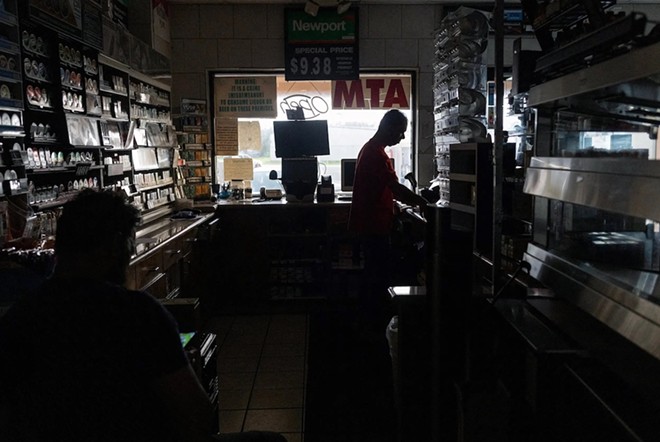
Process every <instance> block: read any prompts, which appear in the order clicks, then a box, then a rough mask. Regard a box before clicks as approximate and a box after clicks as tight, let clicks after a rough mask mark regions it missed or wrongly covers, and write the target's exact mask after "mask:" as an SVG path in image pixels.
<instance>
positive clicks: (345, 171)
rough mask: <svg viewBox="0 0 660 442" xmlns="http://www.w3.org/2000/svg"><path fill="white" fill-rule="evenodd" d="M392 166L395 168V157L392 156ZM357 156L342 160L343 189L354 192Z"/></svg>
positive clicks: (343, 190)
mask: <svg viewBox="0 0 660 442" xmlns="http://www.w3.org/2000/svg"><path fill="white" fill-rule="evenodd" d="M390 162H391V163H392V168H394V158H390ZM356 164H357V159H356V158H342V160H341V191H342V192H352V191H353V181H355V165H356Z"/></svg>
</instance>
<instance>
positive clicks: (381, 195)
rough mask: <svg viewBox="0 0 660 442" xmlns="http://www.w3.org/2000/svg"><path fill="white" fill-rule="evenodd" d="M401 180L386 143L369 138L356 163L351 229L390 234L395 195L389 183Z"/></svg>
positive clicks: (361, 231) (362, 232)
mask: <svg viewBox="0 0 660 442" xmlns="http://www.w3.org/2000/svg"><path fill="white" fill-rule="evenodd" d="M398 181H399V179H398V178H397V176H396V172H394V167H392V162H391V161H390V158H389V157H388V156H387V154H386V153H385V146H384V145H382V144H377V143H376V142H374V140H373V139H371V140H369V141H367V143H366V144H365V145H364V147H362V150H360V154H359V155H358V158H357V164H356V166H355V179H354V181H353V199H352V203H351V212H350V216H349V221H348V226H349V230H351V231H353V232H357V233H361V234H370V235H387V234H389V233H390V230H391V228H392V221H393V219H394V196H393V195H392V191H391V190H390V187H389V185H390V183H392V182H394V183H396V182H398Z"/></svg>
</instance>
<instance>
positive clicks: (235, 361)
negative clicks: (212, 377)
mask: <svg viewBox="0 0 660 442" xmlns="http://www.w3.org/2000/svg"><path fill="white" fill-rule="evenodd" d="M261 365H262V363H260V362H259V357H257V356H252V357H249V358H225V357H219V358H218V373H256V372H257V367H260V366H261Z"/></svg>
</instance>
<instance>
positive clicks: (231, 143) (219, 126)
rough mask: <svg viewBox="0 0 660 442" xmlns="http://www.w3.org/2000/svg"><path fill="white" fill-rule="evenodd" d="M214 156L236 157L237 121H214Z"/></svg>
mask: <svg viewBox="0 0 660 442" xmlns="http://www.w3.org/2000/svg"><path fill="white" fill-rule="evenodd" d="M215 154H216V155H238V120H237V119H236V118H223V117H218V118H216V119H215Z"/></svg>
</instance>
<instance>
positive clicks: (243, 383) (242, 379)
mask: <svg viewBox="0 0 660 442" xmlns="http://www.w3.org/2000/svg"><path fill="white" fill-rule="evenodd" d="M218 381H219V387H220V391H222V390H246V389H247V390H250V389H252V387H253V385H254V374H253V373H224V374H222V375H219V376H218Z"/></svg>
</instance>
